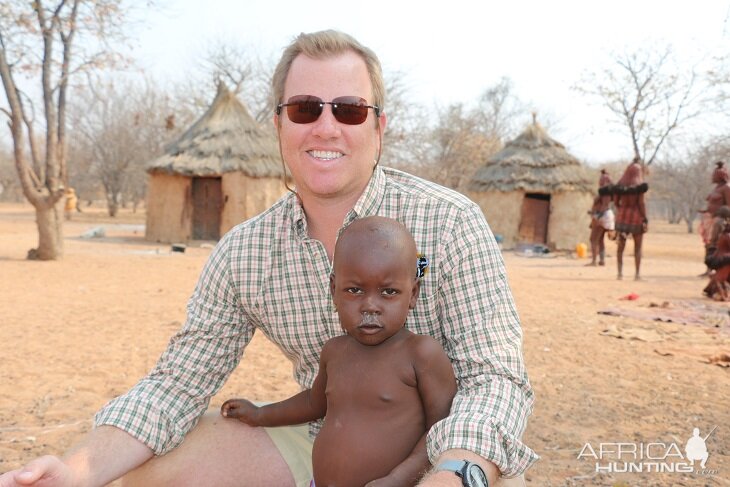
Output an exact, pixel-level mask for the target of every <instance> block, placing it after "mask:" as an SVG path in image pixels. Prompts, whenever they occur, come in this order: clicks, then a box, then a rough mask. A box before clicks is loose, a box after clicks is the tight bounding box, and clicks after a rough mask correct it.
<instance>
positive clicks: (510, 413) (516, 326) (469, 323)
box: [428, 206, 538, 477]
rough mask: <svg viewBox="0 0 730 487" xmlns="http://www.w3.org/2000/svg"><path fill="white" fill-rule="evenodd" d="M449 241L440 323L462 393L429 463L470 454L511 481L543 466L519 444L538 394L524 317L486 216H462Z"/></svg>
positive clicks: (436, 429)
mask: <svg viewBox="0 0 730 487" xmlns="http://www.w3.org/2000/svg"><path fill="white" fill-rule="evenodd" d="M449 234H450V235H451V238H450V239H449V240H448V241H447V242H446V243H445V245H444V247H443V248H442V249H441V252H440V253H441V276H440V279H439V284H438V287H439V291H438V292H439V301H440V303H439V313H440V316H439V322H440V323H441V327H442V329H441V333H442V334H443V337H444V338H443V340H444V348H445V349H446V352H447V354H448V355H449V357H450V359H451V361H452V364H453V366H454V372H455V374H456V378H457V380H458V384H459V387H458V392H457V395H456V397H455V398H454V401H453V404H452V408H451V413H450V415H449V416H448V417H447V418H445V419H443V420H442V421H440V422H438V423H436V424H435V425H434V426H433V427H432V428H431V430H430V431H429V434H428V452H429V457H430V459H431V461H432V462H434V461H435V460H436V459H437V458H438V456H439V455H440V454H441V453H443V452H444V451H446V450H450V449H455V448H459V449H466V450H469V451H473V452H474V453H477V454H478V455H480V456H482V457H484V458H486V459H488V460H490V461H492V462H493V463H495V464H496V465H497V467H498V468H499V469H500V471H501V472H502V475H503V476H505V477H513V476H516V475H519V474H520V473H522V472H524V471H525V469H527V468H528V467H529V466H530V465H531V464H532V463H534V462H535V461H536V460H537V459H538V456H537V455H536V454H535V453H534V452H533V451H532V450H531V449H530V448H528V447H527V446H526V445H525V444H524V443H522V439H521V438H522V434H523V432H524V431H525V428H526V426H527V418H528V416H529V415H530V414H531V412H532V406H533V401H534V395H533V391H532V389H531V387H530V383H529V381H528V378H527V372H526V370H525V366H524V360H523V356H522V331H521V328H520V320H519V316H518V314H517V310H516V309H515V304H514V299H513V297H512V293H511V291H510V289H509V285H508V283H507V276H506V273H505V268H504V261H503V259H502V254H501V251H500V249H499V248H498V246H497V245H496V242H495V240H494V236H493V235H492V232H491V230H490V229H489V226H488V225H487V222H486V220H485V219H484V216H483V214H482V213H481V210H479V208H478V207H476V206H473V207H470V208H469V209H468V210H467V211H464V212H463V213H462V216H461V218H459V219H458V221H457V222H456V224H455V225H454V229H453V231H452V232H449Z"/></svg>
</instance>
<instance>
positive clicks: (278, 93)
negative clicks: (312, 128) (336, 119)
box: [271, 30, 385, 112]
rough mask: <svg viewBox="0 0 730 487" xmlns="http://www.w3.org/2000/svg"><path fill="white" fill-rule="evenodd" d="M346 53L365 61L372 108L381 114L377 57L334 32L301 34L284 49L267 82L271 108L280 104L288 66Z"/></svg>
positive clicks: (381, 89) (380, 73)
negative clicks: (303, 59)
mask: <svg viewBox="0 0 730 487" xmlns="http://www.w3.org/2000/svg"><path fill="white" fill-rule="evenodd" d="M347 51H353V52H355V54H357V55H359V56H360V57H361V58H362V60H363V61H365V66H366V67H367V70H368V75H369V76H370V84H371V85H372V87H373V100H372V104H373V105H376V106H377V107H378V108H380V112H382V111H383V105H384V104H385V83H384V82H383V70H382V68H381V66H380V61H379V60H378V56H376V55H375V53H374V52H373V51H372V50H371V49H370V48H367V47H365V46H363V45H362V44H360V43H359V42H358V41H357V40H356V39H355V38H354V37H352V36H350V35H348V34H345V33H344V32H340V31H336V30H322V31H319V32H311V33H308V34H307V33H304V32H302V33H301V34H299V35H298V36H297V37H296V38H295V39H294V41H293V42H292V43H291V44H289V46H287V47H286V48H285V49H284V52H283V54H282V55H281V59H280V60H279V64H277V65H276V70H275V71H274V76H273V77H272V79H271V88H272V94H273V97H274V99H273V105H274V108H276V106H277V105H278V104H279V103H282V102H283V101H284V100H283V99H282V98H283V96H284V84H285V83H286V77H287V76H288V75H289V70H290V69H291V65H292V63H293V62H294V59H296V57H297V56H299V55H300V54H304V55H305V56H307V57H310V58H312V59H325V58H328V57H333V56H336V55H338V54H343V53H345V52H347ZM304 94H306V93H304ZM347 94H348V93H343V95H347Z"/></svg>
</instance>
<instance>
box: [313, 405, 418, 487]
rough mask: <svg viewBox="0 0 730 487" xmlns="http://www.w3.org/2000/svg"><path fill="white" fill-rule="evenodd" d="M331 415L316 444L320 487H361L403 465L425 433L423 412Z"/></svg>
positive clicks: (317, 474) (316, 480)
mask: <svg viewBox="0 0 730 487" xmlns="http://www.w3.org/2000/svg"><path fill="white" fill-rule="evenodd" d="M378 416H379V415H377V414H363V413H362V411H360V412H353V413H349V414H330V413H329V412H328V415H327V419H326V420H325V423H324V426H323V427H322V430H321V431H320V432H319V435H318V436H317V438H316V440H315V441H314V448H313V450H312V462H313V466H314V475H315V483H316V484H317V487H350V486H352V487H362V486H363V485H364V484H366V483H367V482H369V481H371V480H374V479H377V478H380V477H384V476H385V475H387V474H388V473H389V472H390V471H391V470H392V469H393V468H394V467H395V466H396V465H398V464H400V463H401V462H402V461H403V460H404V459H405V458H406V457H408V455H410V453H411V452H412V451H413V448H414V447H415V446H416V444H417V443H418V441H419V440H420V438H421V437H422V436H423V434H424V433H425V430H424V421H423V416H422V413H421V411H420V410H419V411H406V410H402V411H401V410H396V411H382V415H380V416H381V417H378Z"/></svg>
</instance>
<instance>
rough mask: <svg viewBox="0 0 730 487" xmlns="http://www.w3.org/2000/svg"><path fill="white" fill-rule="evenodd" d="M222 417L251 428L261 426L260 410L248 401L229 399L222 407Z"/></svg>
mask: <svg viewBox="0 0 730 487" xmlns="http://www.w3.org/2000/svg"><path fill="white" fill-rule="evenodd" d="M221 416H223V417H224V418H232V419H237V420H239V421H242V422H244V423H246V424H248V425H250V426H259V424H258V416H259V408H258V406H256V405H255V404H253V403H252V402H251V401H247V400H246V399H229V400H227V401H226V402H224V403H223V405H222V406H221Z"/></svg>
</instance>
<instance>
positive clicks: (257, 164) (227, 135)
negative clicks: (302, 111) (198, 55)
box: [147, 83, 283, 177]
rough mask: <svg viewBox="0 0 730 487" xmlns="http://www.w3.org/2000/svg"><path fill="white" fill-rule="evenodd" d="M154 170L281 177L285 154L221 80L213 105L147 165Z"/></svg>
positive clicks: (150, 170) (148, 168)
mask: <svg viewBox="0 0 730 487" xmlns="http://www.w3.org/2000/svg"><path fill="white" fill-rule="evenodd" d="M147 171H148V172H150V173H155V172H165V173H169V174H182V175H185V176H217V175H221V174H223V173H226V172H232V171H242V172H243V173H245V174H246V175H248V176H251V177H267V176H270V177H280V176H281V174H282V171H283V169H282V165H281V158H280V157H279V149H278V145H277V141H276V137H275V136H274V134H273V132H268V131H266V130H265V129H264V128H263V127H262V126H261V125H259V124H258V123H257V122H256V121H255V120H254V119H253V117H252V116H251V115H250V114H249V113H248V110H246V107H244V106H243V104H242V103H241V102H240V101H239V100H238V98H236V95H234V94H233V93H231V92H230V91H229V90H228V88H227V87H226V86H225V85H224V84H223V83H219V84H218V93H217V94H216V97H215V99H214V100H213V103H212V104H211V106H210V108H208V110H207V111H206V112H205V113H204V114H203V116H202V117H200V119H198V121H197V122H195V123H194V124H193V125H192V126H191V127H190V128H189V129H188V130H186V131H185V133H183V134H182V135H181V136H180V138H178V139H177V140H176V141H174V142H173V143H172V144H170V145H169V146H168V148H167V151H166V154H165V155H163V156H161V157H159V158H157V159H155V160H154V161H152V162H150V163H149V164H148V165H147Z"/></svg>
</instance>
